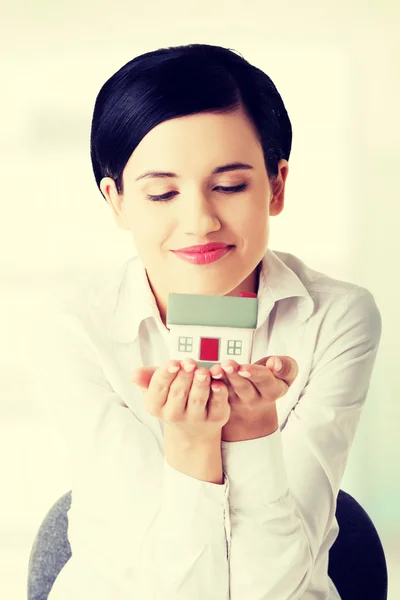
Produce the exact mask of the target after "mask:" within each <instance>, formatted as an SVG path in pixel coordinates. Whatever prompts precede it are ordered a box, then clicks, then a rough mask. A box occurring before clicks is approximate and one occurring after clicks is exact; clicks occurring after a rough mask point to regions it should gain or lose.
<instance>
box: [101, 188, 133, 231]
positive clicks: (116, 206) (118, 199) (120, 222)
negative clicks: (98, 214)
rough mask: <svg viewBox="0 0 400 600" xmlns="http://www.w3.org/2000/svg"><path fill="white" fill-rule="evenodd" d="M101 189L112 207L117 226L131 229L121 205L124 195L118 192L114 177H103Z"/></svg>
mask: <svg viewBox="0 0 400 600" xmlns="http://www.w3.org/2000/svg"><path fill="white" fill-rule="evenodd" d="M100 189H101V191H102V193H103V194H104V196H105V198H106V200H107V202H108V204H109V206H110V207H111V210H112V212H113V217H114V220H115V222H116V224H117V227H119V228H120V229H125V230H129V223H128V221H127V220H126V218H125V216H124V214H123V211H122V206H121V205H122V202H123V196H122V194H118V191H117V186H116V185H115V181H114V179H112V178H111V177H103V179H102V180H101V181H100Z"/></svg>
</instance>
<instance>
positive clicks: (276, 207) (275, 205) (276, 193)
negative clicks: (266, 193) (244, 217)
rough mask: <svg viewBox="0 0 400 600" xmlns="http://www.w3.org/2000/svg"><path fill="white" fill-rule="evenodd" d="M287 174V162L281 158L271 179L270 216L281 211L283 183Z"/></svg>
mask: <svg viewBox="0 0 400 600" xmlns="http://www.w3.org/2000/svg"><path fill="white" fill-rule="evenodd" d="M288 174H289V163H288V161H287V160H284V159H283V158H282V159H281V160H280V161H279V163H278V174H277V175H276V177H275V178H274V179H273V180H272V183H271V187H272V198H271V201H270V205H269V214H270V215H271V216H273V217H274V216H276V215H279V214H280V213H281V212H282V211H283V207H284V203H285V185H286V179H287V176H288Z"/></svg>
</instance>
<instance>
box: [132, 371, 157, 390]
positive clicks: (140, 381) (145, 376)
mask: <svg viewBox="0 0 400 600" xmlns="http://www.w3.org/2000/svg"><path fill="white" fill-rule="evenodd" d="M156 370H157V367H153V366H148V367H138V368H137V369H134V371H132V375H131V381H132V383H136V385H138V386H139V387H141V388H144V389H146V390H147V388H148V387H149V385H150V381H151V378H152V377H153V375H154V372H155V371H156Z"/></svg>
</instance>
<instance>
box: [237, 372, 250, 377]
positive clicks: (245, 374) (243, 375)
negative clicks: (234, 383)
mask: <svg viewBox="0 0 400 600" xmlns="http://www.w3.org/2000/svg"><path fill="white" fill-rule="evenodd" d="M238 375H241V376H242V377H251V373H249V372H248V371H238Z"/></svg>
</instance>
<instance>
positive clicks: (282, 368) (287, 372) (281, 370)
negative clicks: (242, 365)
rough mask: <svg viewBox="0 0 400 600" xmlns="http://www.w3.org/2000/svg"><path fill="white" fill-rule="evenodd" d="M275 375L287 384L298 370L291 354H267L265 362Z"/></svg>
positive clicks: (291, 381) (294, 377) (290, 382)
mask: <svg viewBox="0 0 400 600" xmlns="http://www.w3.org/2000/svg"><path fill="white" fill-rule="evenodd" d="M265 366H266V367H268V368H269V369H270V370H271V371H272V372H273V374H274V375H275V377H277V378H279V379H283V380H284V381H285V382H286V383H287V384H288V385H289V386H290V385H291V384H292V383H293V381H294V380H295V379H296V377H297V374H298V372H299V367H298V365H297V362H296V361H295V360H294V358H292V357H291V356H269V357H268V358H267V361H266V363H265Z"/></svg>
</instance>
